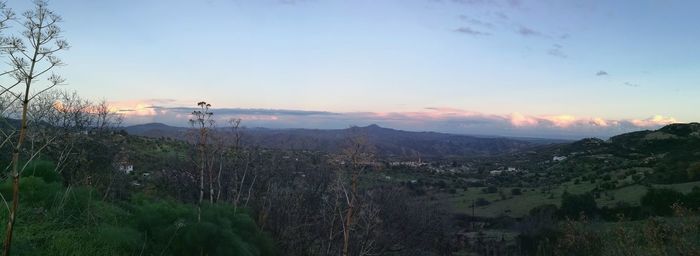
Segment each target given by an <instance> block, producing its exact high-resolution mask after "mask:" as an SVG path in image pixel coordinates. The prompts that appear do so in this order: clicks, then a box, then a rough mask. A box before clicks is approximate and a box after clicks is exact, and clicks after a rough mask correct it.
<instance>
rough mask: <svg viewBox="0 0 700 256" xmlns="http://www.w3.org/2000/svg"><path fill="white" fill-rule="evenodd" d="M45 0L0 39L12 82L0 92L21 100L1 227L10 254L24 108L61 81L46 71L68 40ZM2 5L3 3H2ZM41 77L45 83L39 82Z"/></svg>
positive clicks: (57, 61)
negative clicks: (18, 33) (15, 29)
mask: <svg viewBox="0 0 700 256" xmlns="http://www.w3.org/2000/svg"><path fill="white" fill-rule="evenodd" d="M47 5H48V3H47V1H44V0H37V1H35V2H34V9H33V10H29V11H26V12H24V13H23V14H22V17H21V21H20V22H19V24H20V27H21V28H22V29H24V31H22V33H21V36H19V37H14V36H13V37H10V38H6V39H4V40H3V41H4V43H5V45H4V46H3V47H2V50H3V53H4V54H5V55H6V56H8V59H9V63H10V64H11V68H10V69H11V70H10V71H7V72H6V73H5V74H8V75H10V76H11V77H12V78H13V80H15V81H16V83H15V84H13V85H10V86H7V87H5V86H4V87H3V88H2V90H3V92H4V93H9V94H11V95H12V96H13V97H15V98H16V99H17V100H19V101H20V102H21V105H22V107H21V111H20V117H19V120H20V123H19V133H18V136H17V138H16V143H15V144H14V150H13V152H12V161H11V173H10V175H11V177H12V206H11V208H10V211H9V218H8V223H7V229H6V231H5V244H4V255H9V254H10V248H11V245H12V233H13V230H14V225H15V220H16V218H17V208H18V206H19V179H20V173H21V171H22V170H20V166H19V162H20V154H21V152H22V150H23V146H24V141H25V138H26V135H27V120H28V119H29V117H28V115H27V114H28V112H29V110H30V107H31V102H32V100H33V99H35V98H36V97H37V96H38V95H41V94H42V93H44V92H46V91H48V90H50V89H51V88H53V87H55V86H57V85H59V84H61V83H63V82H64V79H63V78H62V77H60V76H59V75H56V74H53V73H51V74H49V73H48V72H49V71H51V70H52V69H53V68H54V67H57V66H61V65H62V64H63V62H61V59H60V58H59V57H58V56H57V55H56V53H58V52H60V51H62V50H65V49H68V47H69V46H68V43H67V42H66V41H65V40H64V39H63V38H62V33H61V32H62V31H61V28H60V27H59V26H58V24H59V23H60V22H61V16H59V15H57V14H55V13H54V12H53V11H51V10H49V9H48V8H47ZM3 7H4V6H3ZM4 14H5V15H4V16H5V17H6V18H7V20H9V18H11V17H12V12H11V11H5V12H4ZM42 78H45V79H46V80H47V81H48V83H41V82H40V81H41V80H40V79H42Z"/></svg>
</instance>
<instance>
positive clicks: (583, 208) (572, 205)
mask: <svg viewBox="0 0 700 256" xmlns="http://www.w3.org/2000/svg"><path fill="white" fill-rule="evenodd" d="M597 210H598V205H597V204H596V202H595V198H593V193H590V192H589V193H585V194H580V195H576V194H569V193H568V192H564V194H563V195H562V196H561V208H560V212H561V214H562V216H563V217H567V218H571V219H578V218H579V217H580V216H581V214H583V215H584V216H589V217H590V216H592V215H593V214H594V213H595V212H596V211H597Z"/></svg>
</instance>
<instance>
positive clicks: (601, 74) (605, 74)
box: [595, 70, 608, 76]
mask: <svg viewBox="0 0 700 256" xmlns="http://www.w3.org/2000/svg"><path fill="white" fill-rule="evenodd" d="M595 75H596V76H607V75H608V72H606V71H603V70H601V71H598V73H595Z"/></svg>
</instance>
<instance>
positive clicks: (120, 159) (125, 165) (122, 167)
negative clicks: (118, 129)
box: [112, 150, 134, 174]
mask: <svg viewBox="0 0 700 256" xmlns="http://www.w3.org/2000/svg"><path fill="white" fill-rule="evenodd" d="M112 166H113V167H114V169H116V170H118V171H120V172H123V173H126V174H129V173H131V172H133V171H134V165H133V164H132V163H131V161H129V155H128V154H127V153H126V151H125V150H121V151H120V152H119V153H117V155H115V156H114V160H113V161H112Z"/></svg>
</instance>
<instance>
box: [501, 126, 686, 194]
mask: <svg viewBox="0 0 700 256" xmlns="http://www.w3.org/2000/svg"><path fill="white" fill-rule="evenodd" d="M555 156H556V157H559V160H556V161H554V160H553V159H554V157H555ZM561 157H565V158H564V159H565V160H561V159H562V158H561ZM511 158H512V159H519V160H521V162H525V163H529V166H535V165H536V164H537V163H542V162H543V161H550V162H552V161H553V162H557V163H556V164H554V165H546V166H550V167H548V171H549V172H554V173H558V174H557V175H558V176H561V177H564V176H569V177H575V176H579V175H595V176H601V175H603V174H606V175H611V176H614V177H619V178H620V179H621V180H625V179H626V181H625V182H627V183H629V182H632V181H638V180H641V181H643V182H647V183H664V184H671V183H681V182H691V181H698V180H700V123H686V124H671V125H667V126H664V127H662V128H660V129H658V130H646V131H637V132H630V133H625V134H620V135H617V136H614V137H611V138H610V139H609V140H600V139H594V138H590V139H583V140H579V141H576V142H573V143H568V144H559V145H549V146H541V147H536V148H533V149H532V150H530V151H529V152H528V153H518V154H514V155H513V156H511ZM511 161H513V160H511ZM634 176H637V178H636V179H637V180H633V178H634ZM625 182H622V181H620V182H619V184H626V183H625ZM619 184H618V185H619Z"/></svg>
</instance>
